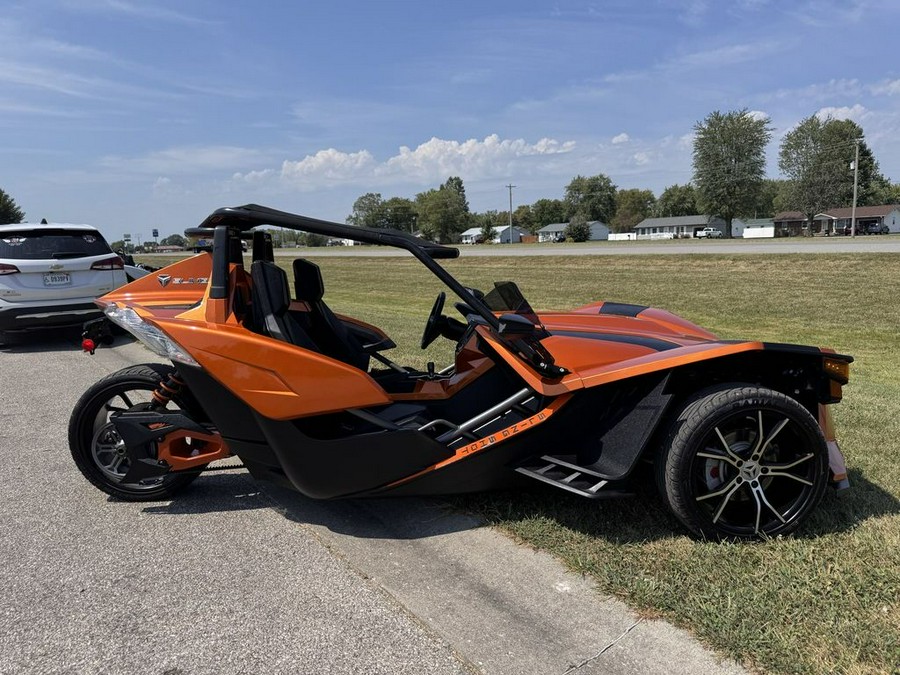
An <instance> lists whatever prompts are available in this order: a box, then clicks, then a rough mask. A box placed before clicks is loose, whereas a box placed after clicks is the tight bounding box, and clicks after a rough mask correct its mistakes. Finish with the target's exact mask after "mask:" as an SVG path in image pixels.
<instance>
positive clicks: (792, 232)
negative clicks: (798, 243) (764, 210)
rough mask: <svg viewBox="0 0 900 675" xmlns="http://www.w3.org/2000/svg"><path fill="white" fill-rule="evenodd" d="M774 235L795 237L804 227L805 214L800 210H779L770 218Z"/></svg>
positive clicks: (805, 222)
mask: <svg viewBox="0 0 900 675" xmlns="http://www.w3.org/2000/svg"><path fill="white" fill-rule="evenodd" d="M772 221H773V223H774V224H775V236H776V237H796V236H799V235H801V234H803V230H805V229H806V226H807V221H806V214H805V213H803V212H802V211H781V212H780V213H776V214H775V217H774V218H773V219H772Z"/></svg>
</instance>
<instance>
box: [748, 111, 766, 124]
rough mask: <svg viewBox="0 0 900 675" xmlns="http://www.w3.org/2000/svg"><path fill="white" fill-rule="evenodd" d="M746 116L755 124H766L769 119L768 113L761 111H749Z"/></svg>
mask: <svg viewBox="0 0 900 675" xmlns="http://www.w3.org/2000/svg"><path fill="white" fill-rule="evenodd" d="M748 114H749V115H750V118H751V119H754V120H756V121H757V122H768V121H769V120H770V119H771V117H770V116H769V113H767V112H763V111H762V110H750V111H749V112H748Z"/></svg>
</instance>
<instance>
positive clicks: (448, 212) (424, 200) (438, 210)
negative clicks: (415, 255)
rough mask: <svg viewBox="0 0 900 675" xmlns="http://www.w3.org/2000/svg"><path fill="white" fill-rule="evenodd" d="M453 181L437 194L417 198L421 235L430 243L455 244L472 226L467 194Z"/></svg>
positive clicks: (428, 193)
mask: <svg viewBox="0 0 900 675" xmlns="http://www.w3.org/2000/svg"><path fill="white" fill-rule="evenodd" d="M452 180H453V179H450V180H448V181H447V183H445V184H444V185H442V186H441V187H440V188H438V189H437V190H434V189H432V190H428V191H426V192H420V193H419V194H418V195H416V211H417V212H418V214H419V220H418V226H419V232H420V233H421V234H422V236H423V237H425V238H426V239H432V240H437V241H439V242H443V243H447V242H452V241H455V240H456V237H457V236H458V235H459V233H460V232H462V231H463V230H465V229H466V228H467V227H468V226H469V221H470V217H471V214H470V213H469V207H468V204H467V203H466V201H465V192H464V191H463V192H461V191H460V190H459V189H457V185H456V184H455V183H451V181H452ZM461 182H462V181H460V184H461Z"/></svg>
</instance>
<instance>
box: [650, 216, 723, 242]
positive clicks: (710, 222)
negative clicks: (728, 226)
mask: <svg viewBox="0 0 900 675" xmlns="http://www.w3.org/2000/svg"><path fill="white" fill-rule="evenodd" d="M732 225H733V223H732ZM704 227H715V228H716V229H717V230H720V231H721V232H722V233H723V234H724V233H725V221H724V220H722V219H721V218H719V217H718V216H706V215H696V216H672V217H669V218H644V220H642V221H641V222H639V223H638V224H637V225H635V227H634V231H635V233H636V234H637V238H638V239H688V238H691V237H695V236H697V232H699V231H700V230H702V229H703V228H704Z"/></svg>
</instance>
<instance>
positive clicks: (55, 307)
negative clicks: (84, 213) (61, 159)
mask: <svg viewBox="0 0 900 675" xmlns="http://www.w3.org/2000/svg"><path fill="white" fill-rule="evenodd" d="M125 282H126V279H125V270H124V269H123V263H122V259H121V258H120V257H119V256H117V255H116V254H115V253H113V252H112V250H111V249H110V248H109V244H107V243H106V240H105V239H104V238H103V235H101V234H100V233H99V232H98V231H97V230H96V229H94V228H93V227H90V226H89V225H64V224H50V225H44V224H41V225H34V224H29V223H19V224H17V225H0V336H2V334H3V333H4V332H9V331H19V330H26V329H29V328H44V327H55V326H67V325H77V324H81V323H83V322H84V321H86V320H88V319H91V318H93V317H95V316H100V315H101V312H100V309H99V308H98V307H97V305H95V304H94V298H96V297H98V296H100V295H104V294H105V293H109V292H110V291H111V290H113V289H114V288H118V287H119V286H121V285H123V284H124V283H125Z"/></svg>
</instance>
